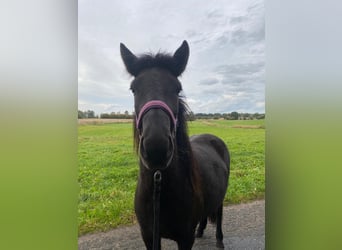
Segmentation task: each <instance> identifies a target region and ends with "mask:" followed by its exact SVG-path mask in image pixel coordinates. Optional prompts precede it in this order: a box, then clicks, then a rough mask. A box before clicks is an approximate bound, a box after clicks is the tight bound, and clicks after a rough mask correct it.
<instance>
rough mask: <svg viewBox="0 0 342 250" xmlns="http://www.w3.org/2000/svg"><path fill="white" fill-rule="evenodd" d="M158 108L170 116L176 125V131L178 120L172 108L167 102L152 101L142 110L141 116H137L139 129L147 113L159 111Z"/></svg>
mask: <svg viewBox="0 0 342 250" xmlns="http://www.w3.org/2000/svg"><path fill="white" fill-rule="evenodd" d="M158 108H159V109H162V110H164V111H165V112H166V113H167V114H168V115H169V116H170V118H171V120H172V122H173V125H174V129H175V130H176V127H177V118H176V117H175V115H174V114H173V112H172V110H171V109H170V107H169V106H168V105H167V104H166V103H165V102H163V101H160V100H152V101H149V102H147V103H145V104H144V106H143V107H142V108H141V110H140V112H139V115H138V116H137V119H136V126H137V128H139V127H140V123H141V120H142V118H143V116H144V114H145V113H146V112H148V111H149V110H150V109H158Z"/></svg>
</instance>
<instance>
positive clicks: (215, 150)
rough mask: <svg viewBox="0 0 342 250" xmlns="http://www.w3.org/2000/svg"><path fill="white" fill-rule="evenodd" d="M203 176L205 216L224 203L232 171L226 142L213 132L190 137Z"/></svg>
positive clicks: (202, 188) (202, 189)
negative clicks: (212, 133)
mask: <svg viewBox="0 0 342 250" xmlns="http://www.w3.org/2000/svg"><path fill="white" fill-rule="evenodd" d="M190 143H191V148H192V151H193V156H194V160H195V161H196V164H197V165H198V170H199V172H200V178H201V191H202V195H203V202H204V213H205V216H207V215H210V214H211V213H213V212H214V211H216V210H217V208H218V207H219V206H220V205H222V203H223V199H224V196H225V194H226V190H227V187H228V179H229V173H230V155H229V151H228V148H227V147H226V145H225V143H224V142H223V141H222V140H221V139H220V138H218V137H216V136H214V135H211V134H201V135H194V136H192V137H190Z"/></svg>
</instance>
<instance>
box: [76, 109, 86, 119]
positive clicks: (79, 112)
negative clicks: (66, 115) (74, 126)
mask: <svg viewBox="0 0 342 250" xmlns="http://www.w3.org/2000/svg"><path fill="white" fill-rule="evenodd" d="M77 117H78V119H83V118H85V114H84V112H82V111H81V110H78V116H77Z"/></svg>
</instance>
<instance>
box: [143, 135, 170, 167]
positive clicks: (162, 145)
mask: <svg viewBox="0 0 342 250" xmlns="http://www.w3.org/2000/svg"><path fill="white" fill-rule="evenodd" d="M174 151H175V146H174V138H173V137H172V136H171V135H170V136H167V137H165V138H159V137H158V138H153V137H146V138H145V137H144V136H141V137H140V142H139V154H140V161H141V162H142V164H143V165H144V166H145V167H146V168H148V169H151V170H163V169H166V168H167V167H169V166H170V164H171V162H172V160H173V156H174Z"/></svg>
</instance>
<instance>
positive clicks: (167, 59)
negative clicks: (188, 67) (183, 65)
mask: <svg viewBox="0 0 342 250" xmlns="http://www.w3.org/2000/svg"><path fill="white" fill-rule="evenodd" d="M155 67H156V68H162V69H165V70H168V71H170V72H171V74H172V75H174V76H176V77H177V76H178V75H179V72H180V71H183V70H184V69H180V68H179V65H178V63H177V62H176V61H175V60H174V58H173V57H172V55H170V54H166V53H157V54H155V55H154V54H143V55H141V56H139V57H137V60H135V61H134V62H133V64H132V65H131V69H132V71H133V72H134V73H135V75H138V74H139V73H140V72H142V71H143V70H145V69H150V68H155Z"/></svg>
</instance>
